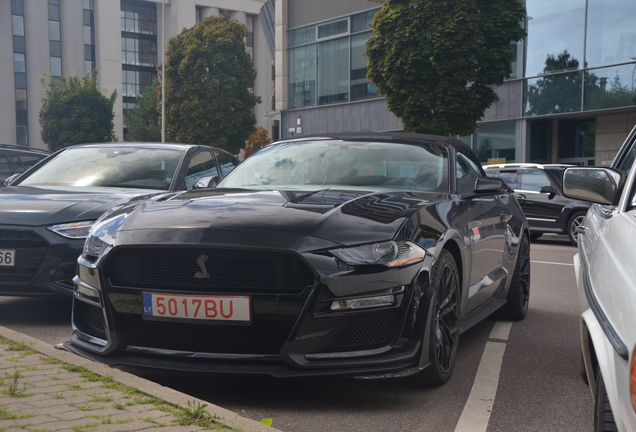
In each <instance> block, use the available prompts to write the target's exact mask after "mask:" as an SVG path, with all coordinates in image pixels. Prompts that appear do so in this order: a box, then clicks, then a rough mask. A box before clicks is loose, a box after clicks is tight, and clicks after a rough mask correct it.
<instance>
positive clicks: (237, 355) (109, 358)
mask: <svg viewBox="0 0 636 432" xmlns="http://www.w3.org/2000/svg"><path fill="white" fill-rule="evenodd" d="M285 255H286V257H285V259H286V260H287V259H288V258H289V257H288V256H287V255H295V256H296V258H297V259H298V260H299V261H300V262H303V263H305V265H307V268H309V269H311V271H312V273H311V280H308V281H307V284H305V283H304V282H303V283H302V284H301V285H302V286H301V287H300V288H298V289H291V290H289V289H286V290H278V291H277V289H274V290H273V291H271V290H269V291H268V290H264V291H258V290H250V289H247V290H242V291H241V292H240V293H238V294H240V295H249V296H250V298H251V299H252V310H253V320H252V321H251V322H250V324H249V325H247V326H246V325H230V324H227V323H220V324H219V323H213V324H210V323H205V322H175V321H173V322H167V321H156V320H148V319H144V316H143V313H142V300H141V298H142V292H143V291H144V290H146V291H152V292H157V291H160V292H164V293H171V292H175V290H176V288H174V287H172V288H171V287H168V286H167V285H166V286H154V287H146V288H139V287H131V286H123V285H126V284H122V283H121V280H119V279H118V278H119V276H116V275H113V274H109V277H105V276H104V275H103V274H101V272H102V271H103V267H102V266H100V267H99V268H91V264H90V263H88V262H86V261H83V260H82V259H80V266H79V274H78V277H76V278H75V283H76V290H75V299H74V306H73V337H72V338H71V340H70V341H68V342H67V343H66V344H65V346H66V348H67V349H69V350H70V351H73V352H75V353H77V354H79V355H82V356H85V357H88V358H90V359H92V360H95V361H99V362H102V363H105V364H108V365H111V366H114V365H132V366H142V367H152V368H161V369H173V370H190V371H191V370H198V371H206V372H223V373H258V374H270V375H274V376H278V377H291V376H308V375H335V374H338V375H372V376H395V375H404V374H410V373H416V372H417V371H419V370H421V369H422V368H424V367H426V365H427V364H428V352H423V350H422V340H423V339H424V334H425V331H426V328H425V327H426V323H428V322H429V321H430V320H428V319H427V317H428V316H429V313H430V312H429V308H430V307H431V302H430V301H429V300H430V296H431V292H430V289H429V288H428V273H427V272H426V271H422V270H423V269H426V268H428V267H429V266H430V264H431V263H432V257H428V256H427V258H426V260H425V262H424V263H418V264H416V265H412V266H409V267H404V268H398V269H376V270H377V271H375V272H367V273H366V274H345V275H342V274H338V271H334V272H333V273H332V274H325V273H324V271H325V270H326V269H327V267H329V265H328V263H327V261H328V260H331V264H332V265H333V270H338V263H337V262H336V260H335V259H334V258H328V259H326V258H325V256H324V255H320V256H313V254H310V253H308V254H285ZM210 261H212V260H210ZM316 261H319V265H314V264H316ZM317 267H320V268H321V271H322V273H318V272H316V271H315V269H316V268H317ZM246 271H247V272H249V271H250V269H246ZM210 273H212V271H211V272H210ZM341 273H342V272H341ZM141 279H142V280H145V281H146V282H148V280H147V279H144V278H141ZM114 280H119V283H120V284H119V285H118V284H117V283H113V282H114ZM142 285H143V283H142ZM179 293H181V294H191V295H206V294H214V295H228V294H234V295H236V294H237V292H229V291H228V290H227V289H226V290H219V289H217V290H213V291H207V290H205V291H201V290H196V289H195V288H190V289H189V290H188V289H186V290H185V291H182V290H179ZM387 293H393V294H392V295H394V296H395V298H396V303H395V304H393V305H390V306H381V307H375V308H369V309H363V310H348V311H333V310H331V309H330V307H329V306H330V305H331V304H332V303H333V302H334V301H339V300H343V299H351V298H365V297H373V296H377V295H379V294H387Z"/></svg>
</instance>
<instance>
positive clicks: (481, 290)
mask: <svg viewBox="0 0 636 432" xmlns="http://www.w3.org/2000/svg"><path fill="white" fill-rule="evenodd" d="M481 175H482V174H481V171H480V169H479V168H478V165H477V164H476V163H475V162H474V161H473V160H472V159H471V158H470V157H469V156H468V155H466V154H464V153H461V152H458V153H457V160H456V164H455V177H456V178H455V181H456V190H457V193H458V194H460V197H461V199H462V201H464V205H465V207H466V208H467V209H468V212H469V214H470V220H469V221H468V223H467V227H466V228H467V230H468V232H467V234H468V235H467V236H468V238H469V239H470V244H471V248H472V254H471V256H472V261H471V264H470V267H471V268H470V281H469V288H468V293H467V296H468V305H467V306H466V309H465V310H466V312H470V311H472V310H475V309H477V308H478V307H479V306H481V305H483V304H484V303H485V302H486V301H488V300H489V299H490V298H491V297H492V296H493V295H494V294H495V292H496V291H497V288H499V286H500V285H501V282H502V281H503V279H504V278H505V276H506V275H507V273H506V271H505V270H504V265H503V261H504V253H505V245H506V225H507V221H508V220H509V219H510V217H511V216H512V215H511V214H508V213H509V212H508V211H507V209H506V208H505V207H504V206H503V205H502V203H501V200H500V197H499V196H498V195H497V194H481V193H480V194H475V192H474V189H475V181H476V180H477V178H479V177H481Z"/></svg>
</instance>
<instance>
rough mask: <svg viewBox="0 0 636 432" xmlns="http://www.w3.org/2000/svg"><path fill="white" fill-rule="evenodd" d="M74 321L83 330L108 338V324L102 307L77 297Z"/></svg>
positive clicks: (74, 305) (91, 334)
mask: <svg viewBox="0 0 636 432" xmlns="http://www.w3.org/2000/svg"><path fill="white" fill-rule="evenodd" d="M73 322H74V324H75V326H76V327H77V328H78V330H80V331H81V332H83V333H86V334H87V335H90V336H94V337H97V338H100V339H106V326H105V324H104V314H103V312H102V308H101V307H99V306H95V305H91V304H88V303H85V302H83V301H79V300H77V299H76V300H75V301H74V302H73Z"/></svg>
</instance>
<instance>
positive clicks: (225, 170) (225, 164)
mask: <svg viewBox="0 0 636 432" xmlns="http://www.w3.org/2000/svg"><path fill="white" fill-rule="evenodd" d="M216 160H217V161H218V162H219V167H221V173H222V174H223V177H225V176H226V175H228V174H229V173H230V171H232V170H233V169H234V168H235V167H236V166H237V165H238V164H239V161H238V160H236V159H234V158H233V157H230V156H228V155H226V154H223V153H217V154H216Z"/></svg>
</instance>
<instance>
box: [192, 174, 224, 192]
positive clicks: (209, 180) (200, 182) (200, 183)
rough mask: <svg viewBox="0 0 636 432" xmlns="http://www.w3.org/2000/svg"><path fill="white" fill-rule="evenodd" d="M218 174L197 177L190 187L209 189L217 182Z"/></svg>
mask: <svg viewBox="0 0 636 432" xmlns="http://www.w3.org/2000/svg"><path fill="white" fill-rule="evenodd" d="M219 181H220V180H219V176H209V177H199V178H198V179H197V180H196V181H195V182H194V186H193V187H192V189H210V188H213V187H215V186H216V185H217V184H219Z"/></svg>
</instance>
